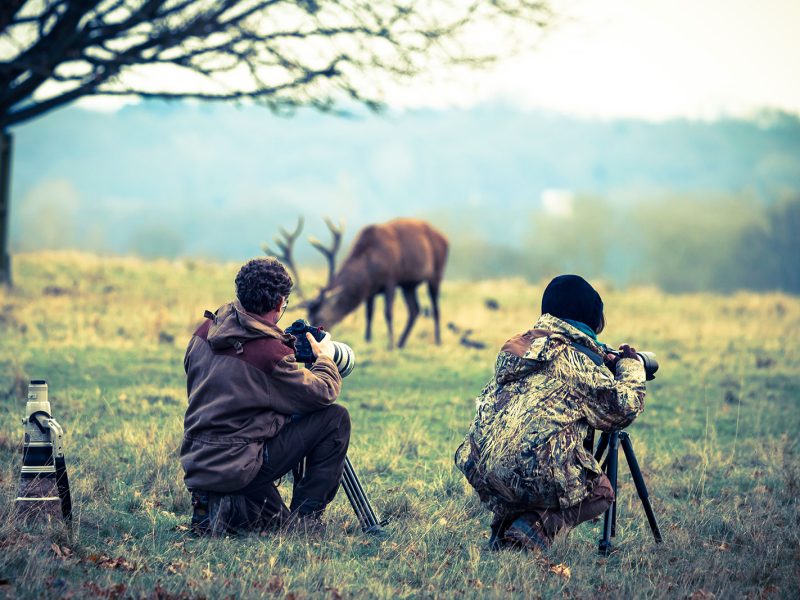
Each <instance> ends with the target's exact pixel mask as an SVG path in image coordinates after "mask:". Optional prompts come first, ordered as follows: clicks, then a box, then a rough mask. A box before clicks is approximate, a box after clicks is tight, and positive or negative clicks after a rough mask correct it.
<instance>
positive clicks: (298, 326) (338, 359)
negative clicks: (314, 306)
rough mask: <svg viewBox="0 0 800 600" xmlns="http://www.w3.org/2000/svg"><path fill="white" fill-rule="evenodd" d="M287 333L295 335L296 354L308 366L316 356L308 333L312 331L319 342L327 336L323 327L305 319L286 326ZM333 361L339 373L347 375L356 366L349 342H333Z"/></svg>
mask: <svg viewBox="0 0 800 600" xmlns="http://www.w3.org/2000/svg"><path fill="white" fill-rule="evenodd" d="M286 333H289V334H291V335H293V336H294V338H295V342H294V356H295V358H296V359H297V362H302V363H305V364H306V366H308V365H310V364H311V363H313V362H314V361H315V360H316V358H315V357H314V353H313V352H312V351H311V344H310V343H309V341H308V339H306V333H310V334H311V335H312V336H313V337H314V339H315V340H317V341H318V342H319V341H321V340H322V338H324V337H325V330H324V329H323V328H322V327H318V326H316V325H311V324H309V322H308V321H306V320H305V319H297V320H296V321H295V322H294V323H292V324H291V325H290V326H289V327H287V328H286ZM333 362H334V364H335V365H336V368H337V369H338V370H339V375H341V376H342V377H347V376H348V375H349V374H350V373H352V371H353V369H354V368H355V366H356V355H355V353H354V352H353V349H352V348H351V347H350V346H348V345H347V344H343V343H342V342H333Z"/></svg>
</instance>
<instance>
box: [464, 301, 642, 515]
mask: <svg viewBox="0 0 800 600" xmlns="http://www.w3.org/2000/svg"><path fill="white" fill-rule="evenodd" d="M572 342H575V343H577V344H580V345H583V346H585V347H587V348H589V349H590V350H593V351H595V352H598V353H600V352H602V350H601V348H600V346H599V345H598V344H597V343H596V342H595V341H594V340H593V339H591V338H589V337H588V336H587V335H586V334H584V333H582V332H581V331H579V330H578V329H576V328H574V327H572V326H571V325H569V324H568V323H566V322H564V321H562V320H561V319H557V318H556V317H553V316H551V315H549V314H544V315H542V316H541V318H540V319H539V320H538V322H537V323H536V326H535V329H532V330H530V331H527V332H525V333H521V334H519V335H517V336H515V337H513V338H511V339H510V340H508V341H507V342H506V343H505V345H504V346H503V348H502V350H501V351H500V354H499V355H498V356H497V363H496V366H495V375H494V377H493V378H492V380H491V381H490V382H489V383H488V384H487V385H486V387H485V388H484V389H483V391H482V392H481V394H480V396H478V398H477V400H476V405H477V412H476V415H475V419H474V421H473V423H472V426H471V427H470V429H469V433H468V434H467V437H466V438H465V440H464V442H463V443H462V444H461V445H460V446H459V448H458V450H457V451H456V456H455V461H456V466H457V467H458V468H459V469H460V470H461V471H462V472H463V473H464V475H465V476H466V477H467V480H468V481H469V483H470V484H471V485H472V487H474V488H475V490H476V491H477V492H478V495H479V496H480V498H481V501H482V502H484V504H486V505H487V506H488V507H489V508H490V509H491V510H493V511H494V512H496V513H507V512H513V511H517V510H524V509H525V507H545V506H547V507H553V508H556V507H560V508H562V509H563V508H567V507H569V506H574V505H575V504H578V503H579V502H581V501H582V500H583V499H584V498H586V496H587V495H588V494H589V492H590V491H591V487H592V485H593V480H594V479H595V478H596V476H597V475H599V474H600V473H601V470H600V465H598V463H597V461H596V460H595V459H594V457H593V456H592V454H591V453H590V452H589V451H587V450H586V449H585V448H584V447H583V440H584V438H585V437H586V435H587V433H588V430H589V426H592V427H595V428H597V429H602V430H610V429H615V428H621V427H625V426H626V425H628V424H629V423H631V421H633V419H634V418H636V415H638V414H639V413H640V412H641V411H642V409H643V408H644V395H645V373H644V367H643V366H642V364H641V363H640V362H639V361H637V360H634V359H622V360H620V361H618V363H617V368H616V377H614V375H613V374H612V373H611V371H610V370H608V369H607V368H606V367H605V366H598V365H596V364H595V363H594V362H593V361H592V360H591V359H590V358H589V357H588V356H587V355H586V354H584V353H583V352H580V351H578V350H576V349H575V348H574V347H573V345H572Z"/></svg>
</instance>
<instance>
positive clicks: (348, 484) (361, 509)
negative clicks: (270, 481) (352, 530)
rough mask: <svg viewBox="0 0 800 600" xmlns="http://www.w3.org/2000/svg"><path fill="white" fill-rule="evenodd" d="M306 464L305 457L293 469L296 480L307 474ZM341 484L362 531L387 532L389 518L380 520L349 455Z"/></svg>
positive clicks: (345, 459) (378, 533) (379, 533)
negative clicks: (385, 528)
mask: <svg viewBox="0 0 800 600" xmlns="http://www.w3.org/2000/svg"><path fill="white" fill-rule="evenodd" d="M305 464H306V463H305V459H303V460H302V461H301V462H300V464H299V465H297V466H296V467H295V468H294V469H292V475H293V477H294V480H295V481H300V480H301V479H302V478H303V477H304V476H305V470H306V467H305ZM341 485H342V489H343V490H344V493H345V494H346V495H347V499H348V500H349V501H350V506H352V507H353V512H354V513H356V517H357V518H358V523H359V525H361V531H363V532H364V533H372V534H376V535H382V534H385V533H386V531H385V530H384V529H383V528H384V527H386V525H388V524H389V519H383V520H382V521H381V520H378V517H377V515H376V514H375V509H373V508H372V504H371V503H370V501H369V498H367V493H366V492H365V491H364V488H363V487H361V481H360V480H359V479H358V475H356V471H355V469H354V468H353V463H351V462H350V457H349V456H345V457H344V471H343V472H342V482H341Z"/></svg>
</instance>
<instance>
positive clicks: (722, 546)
mask: <svg viewBox="0 0 800 600" xmlns="http://www.w3.org/2000/svg"><path fill="white" fill-rule="evenodd" d="M730 549H731V545H730V544H729V543H727V542H722V543H721V544H720V545H719V546H717V550H719V551H720V552H727V551H728V550H730Z"/></svg>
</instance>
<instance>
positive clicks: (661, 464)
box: [0, 253, 800, 598]
mask: <svg viewBox="0 0 800 600" xmlns="http://www.w3.org/2000/svg"><path fill="white" fill-rule="evenodd" d="M238 267H239V265H238V264H218V263H211V262H202V261H197V260H193V261H152V262H146V261H141V260H138V259H129V258H117V259H109V258H99V257H95V256H89V255H83V254H77V253H41V254H32V255H22V256H18V257H15V264H14V269H15V273H17V287H15V288H14V289H12V290H10V291H0V296H1V297H0V330H2V335H3V339H4V342H5V343H4V344H3V347H2V349H0V373H2V376H3V383H2V385H0V414H2V418H0V456H1V457H2V461H1V462H0V549H2V551H1V552H0V596H15V597H18V598H34V597H35V598H39V597H43V596H44V597H108V598H128V597H131V598H139V597H157V598H199V597H209V598H210V597H224V596H225V597H227V596H229V597H234V598H261V597H270V598H272V597H274V598H288V597H293V598H303V597H308V598H339V597H345V598H347V597H356V598H360V597H363V598H398V597H399V598H418V597H464V598H507V597H518V598H537V597H542V598H548V597H564V596H570V597H587V596H593V595H603V596H609V597H647V598H662V597H666V598H675V597H678V598H685V597H689V598H711V597H715V598H727V597H752V598H761V597H775V598H780V597H785V598H790V597H795V596H796V593H797V590H798V589H800V581H798V570H797V564H798V563H800V516H799V515H800V511H798V497H800V457H799V456H798V454H800V448H798V442H797V431H798V429H800V408H798V400H799V399H800V377H798V373H800V351H799V349H798V344H797V342H796V340H797V339H798V335H799V334H800V300H798V299H797V298H794V297H790V296H785V295H781V294H749V293H737V294H734V295H731V296H718V295H713V294H682V295H670V294H664V293H662V292H660V291H659V290H657V289H653V288H635V289H627V290H617V289H611V288H608V289H605V288H604V289H603V290H602V294H603V297H604V301H605V305H606V307H607V311H608V314H607V320H608V329H607V331H605V332H604V334H603V338H604V340H606V341H608V342H611V343H614V344H618V343H621V342H623V341H627V342H631V343H633V344H634V345H635V346H636V347H637V348H639V349H649V350H653V351H655V352H656V353H657V354H658V356H659V360H660V362H661V370H660V371H659V373H658V375H657V379H656V380H655V381H654V382H652V383H651V384H649V385H648V398H647V402H646V410H645V412H644V414H643V415H642V416H641V417H640V418H639V419H637V421H636V422H635V423H634V424H633V425H632V426H631V427H629V428H628V432H629V433H630V434H631V436H632V439H633V444H634V447H635V450H636V453H637V457H638V459H639V462H640V464H641V467H642V470H643V473H644V477H645V479H646V482H647V485H648V487H649V490H650V494H651V501H652V503H653V507H654V510H655V513H656V516H657V518H658V520H659V524H660V526H661V529H662V532H663V534H664V538H665V541H664V543H663V544H660V545H656V544H654V543H653V540H652V535H651V533H650V530H649V528H648V526H647V522H646V520H645V518H644V514H643V511H642V509H641V505H640V503H639V501H638V498H637V497H636V494H635V491H634V487H633V483H632V482H631V480H630V477H629V475H628V473H627V469H626V468H625V466H624V460H623V461H622V462H621V465H622V471H621V477H620V486H619V509H618V512H619V521H618V536H617V538H616V542H615V548H616V550H615V552H614V553H613V554H612V555H611V556H609V557H607V558H603V557H600V556H598V555H597V553H596V546H597V539H598V537H599V535H600V531H599V526H597V525H594V526H593V525H591V524H585V525H583V526H581V527H579V528H578V529H576V530H575V531H574V532H572V534H570V535H569V536H568V537H561V538H559V539H558V540H557V541H556V544H555V546H554V548H553V550H552V552H551V554H550V555H549V556H548V557H546V558H544V557H539V556H534V555H530V554H519V553H514V552H509V551H502V552H496V553H495V552H489V551H487V550H486V549H485V542H486V540H487V539H488V522H489V520H488V515H487V514H486V512H485V511H484V510H483V508H482V507H481V505H480V503H479V502H478V501H477V498H476V497H475V495H474V494H473V493H472V492H471V490H470V488H469V486H468V485H467V484H466V482H465V481H464V479H463V477H461V476H460V474H459V473H458V472H457V471H456V470H455V468H454V467H453V462H452V456H453V452H454V450H455V448H456V446H457V445H458V443H459V442H460V440H461V438H462V437H463V435H464V433H465V431H466V429H467V427H468V425H469V422H470V420H471V419H472V416H473V411H474V398H475V396H476V395H477V394H478V393H479V391H480V389H481V388H482V387H483V385H484V384H485V383H486V381H487V380H488V378H489V377H490V376H491V373H492V370H493V364H494V357H495V353H496V351H497V348H499V347H500V345H501V344H502V343H503V342H504V341H505V339H507V338H508V337H510V336H511V335H512V334H514V333H516V332H519V331H521V330H524V329H526V328H528V327H530V326H531V325H532V324H533V322H534V321H535V319H536V317H537V316H538V314H537V310H536V307H537V306H538V301H539V298H540V297H541V293H542V290H543V286H544V283H546V282H538V283H529V282H526V281H523V280H520V279H509V280H491V281H482V282H466V281H452V280H448V281H446V282H445V285H444V287H443V297H442V312H443V321H444V322H443V328H442V335H443V343H442V345H441V346H439V347H437V346H434V345H432V330H433V327H432V323H431V321H430V319H425V318H421V319H420V321H419V323H418V324H417V326H416V328H415V330H414V332H413V333H412V337H411V339H410V340H409V344H408V348H407V349H406V350H404V351H394V352H388V351H387V350H386V349H385V348H384V340H385V337H384V335H385V326H384V324H383V321H382V319H381V318H380V317H379V316H378V317H376V322H375V324H374V325H375V327H374V339H375V340H376V341H375V342H374V343H373V344H371V345H369V344H365V343H364V342H363V341H362V336H363V328H364V316H363V313H362V311H357V312H356V313H354V314H352V315H350V316H349V317H348V318H347V319H345V321H344V322H342V323H341V324H340V325H339V326H338V327H337V328H336V329H335V331H334V332H333V333H334V335H335V337H336V338H338V339H340V340H342V341H344V342H346V343H349V344H351V345H352V346H353V348H354V349H355V350H356V353H357V356H358V367H357V369H356V371H355V372H354V373H353V374H352V375H351V376H350V377H348V378H347V380H346V381H345V383H344V391H343V394H342V397H341V399H340V401H341V402H342V404H344V405H346V406H347V407H348V409H349V411H350V413H351V417H352V422H353V438H352V440H351V451H350V456H351V459H352V460H353V462H354V464H355V467H356V469H357V471H358V473H359V475H360V476H361V479H362V483H363V484H364V486H365V488H366V490H367V492H368V494H369V495H370V497H371V500H372V502H373V504H374V505H375V507H376V509H377V510H378V512H379V513H381V515H382V516H388V517H389V518H390V519H391V524H390V527H389V531H390V535H389V536H388V537H386V538H383V539H374V538H370V537H366V536H364V535H363V534H361V533H360V531H359V528H358V525H357V523H356V520H355V517H354V516H353V514H352V511H351V509H350V507H349V505H348V504H347V501H346V499H345V497H344V495H343V494H339V496H338V497H337V499H336V500H335V502H334V503H333V504H332V505H331V506H330V508H329V510H328V511H327V518H328V522H329V527H328V529H327V531H326V532H325V533H323V534H319V535H311V536H305V535H298V534H291V535H268V536H259V535H255V534H253V535H248V536H242V537H239V538H229V539H219V540H208V539H195V538H193V537H191V536H189V535H188V533H187V525H188V521H189V512H190V506H189V497H188V493H187V492H186V490H185V489H184V487H183V483H182V473H181V469H180V465H179V463H178V446H179V444H180V439H181V435H182V417H183V410H184V406H185V387H184V386H185V382H184V376H183V364H182V359H183V351H184V347H185V344H186V342H187V341H188V339H189V337H190V335H191V333H192V331H193V330H194V328H195V327H196V326H197V324H198V323H199V322H200V321H201V320H202V314H203V310H204V309H206V308H208V309H215V308H217V307H218V306H219V305H221V304H222V303H224V302H226V301H228V300H229V299H230V298H231V297H232V294H233V278H234V276H235V274H236V271H237V269H238ZM323 275H324V274H322V273H315V272H310V273H309V274H308V277H307V278H306V279H313V278H315V277H316V278H317V279H318V280H321V279H322V277H323ZM486 298H493V299H496V301H497V303H498V304H499V310H491V309H490V308H488V307H487V306H486V304H485V301H484V300H485V299H486ZM422 300H423V305H424V304H426V303H427V300H425V299H424V294H423V296H422ZM398 305H402V303H399V301H398ZM289 312H290V314H287V315H286V316H284V320H285V321H286V323H290V322H291V321H292V320H293V319H294V318H296V317H299V316H304V315H301V314H300V313H299V312H297V311H292V310H291V307H290V311H289ZM380 312H381V311H376V313H377V314H378V315H379V314H380ZM403 317H404V314H403V310H402V308H401V309H399V310H397V311H396V324H395V327H396V329H399V327H400V326H401V325H402V321H403ZM447 323H453V324H454V325H455V329H457V330H459V331H463V330H465V329H472V330H473V333H472V334H471V336H470V339H473V340H478V341H481V342H484V343H485V344H486V348H485V349H479V350H476V349H471V348H466V347H464V346H463V345H461V344H460V343H459V340H460V338H461V334H460V333H457V332H456V331H455V330H454V329H449V328H448V327H447ZM30 378H44V379H47V380H48V383H49V384H50V396H51V403H52V406H53V411H54V416H55V417H56V418H57V419H58V420H59V421H60V422H61V424H62V425H63V426H64V427H65V429H66V431H67V438H66V452H67V465H68V469H69V474H70V481H71V484H72V494H73V501H74V504H75V522H74V525H73V527H72V528H71V530H70V529H67V528H65V527H64V526H63V524H61V523H58V522H53V523H29V524H20V523H18V522H17V521H16V520H15V519H14V507H13V498H14V497H15V496H16V486H17V480H18V476H19V466H20V456H19V449H20V445H21V441H22V440H21V437H22V430H21V427H20V425H19V419H20V417H21V416H22V413H23V410H24V405H25V391H26V383H27V380H28V379H30ZM282 489H283V492H284V493H286V494H287V495H288V493H289V489H288V485H287V484H284V486H283V488H282Z"/></svg>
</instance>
